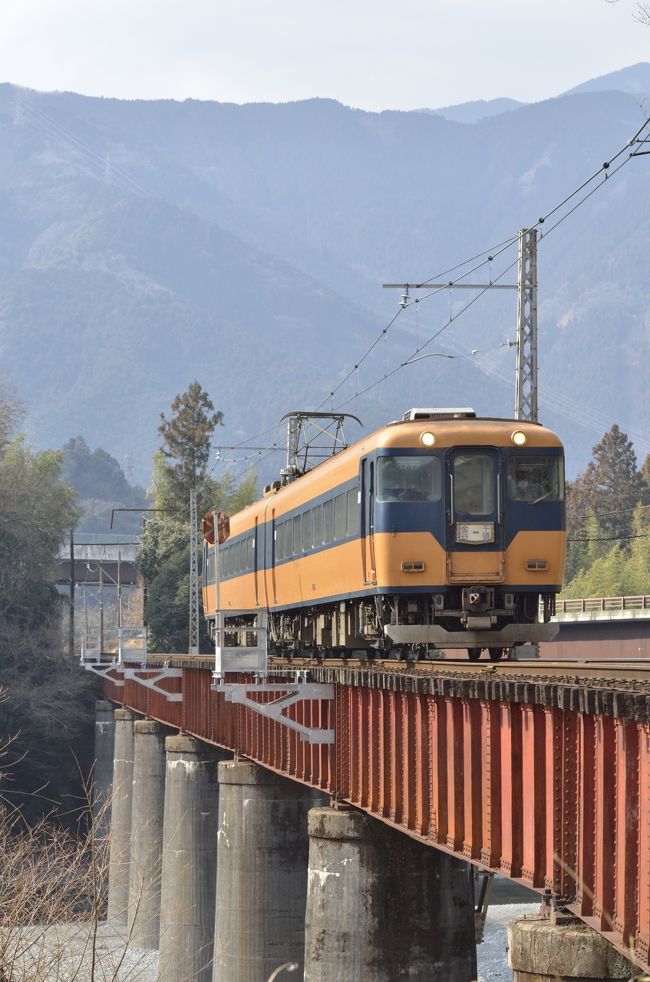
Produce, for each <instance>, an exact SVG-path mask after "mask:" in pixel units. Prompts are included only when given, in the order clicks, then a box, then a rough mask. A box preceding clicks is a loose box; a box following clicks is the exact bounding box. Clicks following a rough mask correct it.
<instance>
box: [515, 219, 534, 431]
mask: <svg viewBox="0 0 650 982" xmlns="http://www.w3.org/2000/svg"><path fill="white" fill-rule="evenodd" d="M518 280H519V284H518V296H517V375H516V391H515V416H516V418H517V419H527V420H530V422H531V423H536V422H537V229H536V228H522V230H521V231H520V233H519V277H518Z"/></svg>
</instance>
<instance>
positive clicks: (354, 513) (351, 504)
mask: <svg viewBox="0 0 650 982" xmlns="http://www.w3.org/2000/svg"><path fill="white" fill-rule="evenodd" d="M359 508H360V505H359V489H358V488H353V489H352V490H351V491H348V535H358V534H359Z"/></svg>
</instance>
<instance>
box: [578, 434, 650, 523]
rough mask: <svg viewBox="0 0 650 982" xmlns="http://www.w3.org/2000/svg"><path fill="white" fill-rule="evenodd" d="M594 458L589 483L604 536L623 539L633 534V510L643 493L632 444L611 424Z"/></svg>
mask: <svg viewBox="0 0 650 982" xmlns="http://www.w3.org/2000/svg"><path fill="white" fill-rule="evenodd" d="M593 454H594V466H593V470H592V471H591V472H590V477H589V480H590V481H592V482H593V487H592V493H593V496H594V502H595V504H596V507H597V515H598V519H599V521H600V525H601V528H602V530H603V535H610V536H612V539H614V538H617V539H621V540H623V539H626V538H628V537H629V536H630V534H631V532H632V523H633V515H634V509H635V508H636V506H637V505H638V504H639V502H640V500H641V494H642V491H643V478H642V476H641V474H640V473H639V470H638V468H637V463H636V455H635V453H634V447H633V446H632V441H631V440H628V438H627V435H626V434H625V433H623V432H622V431H621V429H620V428H619V426H618V424H617V423H614V425H613V426H612V428H611V430H609V432H608V433H605V435H604V436H603V438H602V440H601V441H600V443H597V444H596V446H595V447H594V450H593Z"/></svg>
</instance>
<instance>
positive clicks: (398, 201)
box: [0, 66, 650, 483]
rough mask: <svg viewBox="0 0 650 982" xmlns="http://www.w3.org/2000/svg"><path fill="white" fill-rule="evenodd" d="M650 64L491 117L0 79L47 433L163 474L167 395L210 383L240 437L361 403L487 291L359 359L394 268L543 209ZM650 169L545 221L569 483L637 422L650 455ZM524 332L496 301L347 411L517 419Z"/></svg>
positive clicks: (549, 318) (625, 130)
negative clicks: (328, 407)
mask: <svg viewBox="0 0 650 982" xmlns="http://www.w3.org/2000/svg"><path fill="white" fill-rule="evenodd" d="M646 70H647V66H636V67H635V68H634V69H629V70H627V74H625V73H622V78H623V80H622V81H621V80H616V81H614V82H612V83H611V84H612V85H614V86H616V87H620V88H621V89H624V88H625V87H626V86H627V89H628V91H618V92H616V91H583V92H578V93H576V94H573V95H567V96H564V97H560V98H556V99H551V100H548V101H546V102H543V103H538V104H535V105H526V106H521V107H520V108H518V109H515V110H512V111H508V112H504V113H501V114H497V115H493V116H491V117H490V118H486V119H483V120H481V121H479V122H476V123H473V124H462V123H458V122H453V121H450V120H447V119H444V118H442V117H440V116H437V115H434V114H431V113H424V112H409V113H405V112H383V113H368V112H362V111H359V110H354V109H350V108H347V107H345V106H342V105H340V104H338V103H335V102H332V101H329V100H311V101H308V102H302V103H290V104H285V105H270V104H264V105H262V104H260V105H244V106H237V105H227V104H219V103H203V102H196V101H191V100H190V101H187V102H184V103H175V102H163V101H161V102H142V101H132V102H122V101H118V100H113V99H93V98H84V97H81V96H77V95H74V94H70V93H57V94H47V95H44V94H40V93H36V92H31V91H26V90H18V89H16V88H14V87H12V86H11V85H3V86H0V218H1V219H2V223H3V237H2V243H1V244H0V346H1V350H2V354H3V370H4V371H6V372H7V374H9V375H10V376H11V377H12V379H13V380H14V382H15V384H16V386H17V389H18V392H19V395H20V397H21V398H22V399H23V401H24V402H25V404H26V405H27V406H28V410H29V416H28V420H27V427H28V432H29V435H30V438H31V439H32V440H33V441H34V443H35V444H36V445H37V446H41V447H45V446H61V445H62V444H63V443H64V441H65V440H67V439H68V438H69V436H70V434H71V433H82V434H83V436H84V439H85V440H86V441H87V442H88V445H89V446H101V447H104V448H105V449H106V451H107V452H109V453H110V454H112V455H114V456H115V457H116V458H117V460H118V461H119V462H120V463H121V464H124V462H125V460H126V457H127V455H128V454H130V455H131V456H132V458H133V461H134V473H135V478H136V480H137V481H139V482H141V483H146V482H147V481H148V476H149V465H150V461H151V458H152V455H153V452H154V449H155V445H156V427H157V423H158V413H159V407H160V405H165V404H168V403H169V402H170V400H171V399H172V397H173V395H174V393H176V392H178V391H180V390H182V389H183V388H184V387H185V386H187V385H188V384H189V382H190V381H191V380H192V379H193V378H199V379H200V381H201V383H202V384H203V385H204V387H205V388H206V389H207V390H208V391H209V392H210V394H211V397H212V398H213V400H214V402H215V404H217V405H218V406H219V407H220V408H221V409H222V410H223V412H224V419H225V427H224V428H223V430H220V433H219V437H220V441H221V442H223V443H225V444H227V445H230V444H236V443H238V442H240V441H241V440H242V439H243V438H246V437H249V436H252V435H253V434H255V433H258V432H259V431H266V430H267V429H268V428H269V427H271V428H272V427H274V426H275V424H276V423H277V421H278V419H279V417H280V416H281V415H282V414H283V413H284V412H286V411H287V410H290V409H295V408H314V407H315V406H316V405H318V404H320V403H321V402H322V401H323V400H325V403H326V404H328V402H329V400H328V394H329V392H331V391H332V389H333V388H334V386H335V384H336V383H337V381H338V380H340V379H341V378H343V376H344V375H345V374H346V372H347V371H348V370H350V369H352V374H351V376H350V379H349V380H348V382H347V383H346V384H345V386H344V387H343V389H342V390H341V391H340V392H338V393H337V397H336V404H337V405H341V404H342V403H346V402H347V401H348V400H349V399H353V397H354V396H355V395H356V393H357V392H360V391H362V390H363V389H365V388H366V387H367V386H368V385H369V384H370V383H372V382H373V381H374V380H375V379H377V378H379V377H381V376H382V375H383V374H384V373H386V372H388V371H390V370H391V369H392V368H393V367H395V366H396V365H399V364H400V362H401V361H403V360H404V358H405V357H406V356H407V355H408V354H409V353H410V352H411V351H412V350H413V348H414V346H415V345H416V344H417V343H418V341H420V342H421V341H422V340H424V339H426V338H429V337H430V336H432V335H433V334H434V333H436V332H437V331H438V330H439V329H440V328H441V327H443V326H444V325H445V323H446V322H447V320H448V319H449V317H450V314H452V315H454V316H455V315H459V314H460V311H461V308H462V307H463V306H464V304H465V303H466V302H467V299H468V296H467V294H461V291H458V290H456V291H451V295H450V293H449V291H444V292H442V293H441V294H440V295H439V296H436V297H433V298H430V299H429V300H428V301H427V302H424V303H422V304H419V305H417V306H415V307H411V308H409V309H408V310H407V311H405V312H404V313H403V314H402V315H400V317H399V319H398V321H397V322H396V323H395V325H394V326H393V327H392V328H391V330H390V331H388V332H387V334H386V335H385V336H384V337H383V340H382V341H381V343H380V344H379V345H377V346H376V348H375V349H374V350H373V353H372V355H371V356H370V357H369V358H368V359H367V360H366V361H364V363H363V364H362V365H361V366H360V368H359V369H358V370H356V371H355V370H354V365H355V364H356V363H357V361H358V360H359V358H360V355H361V354H362V353H363V352H364V351H365V350H366V349H367V347H368V346H369V344H370V343H371V342H372V341H373V339H374V338H375V337H376V336H377V335H378V333H380V332H381V329H382V327H383V326H384V325H385V324H387V323H388V322H389V320H390V319H391V318H392V316H393V315H394V313H395V311H396V310H397V308H398V302H399V295H398V293H397V292H396V291H388V290H382V289H381V284H382V282H384V281H393V282H396V281H397V282H399V281H400V280H404V279H407V278H408V279H410V280H421V279H424V278H426V277H429V276H432V275H435V274H436V272H442V271H446V270H448V269H449V267H451V266H453V265H454V264H455V263H456V262H457V261H459V260H461V259H465V258H466V257H468V256H470V255H472V254H474V253H475V252H476V251H478V250H481V249H483V248H487V247H489V246H491V245H492V244H494V243H497V242H499V241H501V240H502V239H504V238H505V237H507V236H510V235H511V234H512V233H516V231H517V229H519V228H520V227H522V226H525V225H529V224H531V223H532V222H535V221H536V220H537V219H538V217H539V216H540V215H541V214H544V213H545V211H547V210H549V209H550V208H552V207H553V206H554V205H555V204H556V203H557V202H558V201H560V200H562V199H563V198H564V197H565V195H566V194H567V193H568V192H570V191H572V190H573V189H574V188H575V187H577V186H578V185H579V184H580V183H581V182H582V181H583V180H584V179H585V177H587V176H589V175H590V174H592V173H593V172H594V171H595V170H597V169H598V168H599V167H600V165H601V163H602V161H603V160H605V159H607V158H608V156H610V155H611V154H612V153H613V152H614V151H615V150H616V149H618V148H619V147H620V146H623V145H624V143H625V141H626V140H627V139H628V138H629V137H630V136H631V135H632V134H633V133H634V132H636V130H637V129H638V128H639V126H640V125H641V123H642V121H643V114H642V110H641V108H640V105H639V99H638V96H636V95H634V94H631V93H630V89H633V84H632V83H634V81H635V80H636V79H637V78H638V79H640V81H639V82H638V85H643V84H645V82H644V80H645V77H646V74H647V71H646ZM649 160H650V158H648V157H639V158H638V159H634V160H632V161H630V162H629V164H628V165H627V166H626V167H625V169H624V170H623V171H621V173H620V174H617V175H614V176H612V179H611V184H609V183H608V185H607V186H605V187H604V188H602V189H601V190H600V191H599V192H598V194H596V195H594V197H593V198H591V199H590V200H589V202H587V203H586V204H585V205H584V206H583V207H582V208H580V209H579V210H578V211H576V212H575V213H574V214H573V215H571V216H570V217H569V218H568V219H567V220H566V221H565V222H563V223H562V225H560V226H559V227H558V228H557V229H556V230H554V231H552V233H551V230H550V228H549V226H547V227H546V228H545V229H544V228H543V229H542V230H543V231H544V232H545V235H544V238H543V239H542V241H541V243H540V256H539V280H540V294H539V315H540V396H541V406H542V418H543V420H544V422H546V423H547V424H548V425H551V426H552V427H554V428H556V429H557V430H558V431H559V432H560V433H561V434H562V436H563V438H564V439H565V441H566V443H567V446H568V449H569V472H570V474H572V475H574V474H575V473H576V472H577V471H578V470H580V469H582V468H583V467H584V466H585V465H586V463H587V460H588V458H589V452H590V448H591V447H592V446H593V445H594V442H595V441H596V440H597V439H598V437H599V435H600V434H601V433H602V432H603V431H604V430H605V429H607V428H608V427H609V426H611V424H612V423H613V422H614V421H615V420H618V421H619V422H620V424H621V426H622V428H623V429H624V430H625V432H626V433H628V434H629V436H630V437H631V438H632V439H633V440H634V443H635V446H636V448H637V450H638V452H639V454H640V455H641V456H642V457H644V456H645V454H646V453H647V452H648V451H649V450H650V440H649V438H648V432H649V431H650V427H649V426H648V423H649V421H650V419H649V410H648V401H647V399H646V398H645V372H646V369H647V364H646V362H647V330H648V323H650V289H649V287H648V284H649V283H650V276H649V272H650V270H649V269H648V266H649V264H650V248H649V247H648V246H649V244H648V228H650V223H649V222H648V212H649V205H650V182H649V181H648V166H649V164H648V161H649ZM496 273H497V266H496V264H495V266H494V267H493V268H491V269H487V267H485V268H483V269H482V270H481V275H482V276H486V275H488V276H489V275H496ZM511 276H512V278H514V276H515V272H514V271H512V273H511ZM447 278H448V274H445V279H447ZM514 324H515V306H514V297H513V296H512V295H511V294H508V293H499V294H497V293H491V294H489V295H487V296H485V297H483V298H481V300H480V301H479V302H477V303H476V304H475V305H473V306H472V307H471V309H470V310H469V311H468V312H467V313H466V314H464V315H463V316H458V319H457V320H454V321H453V322H452V324H451V325H450V326H449V327H447V328H445V329H444V330H443V331H442V333H441V334H440V336H439V338H438V339H437V340H436V341H435V343H432V344H431V345H430V346H429V348H428V349H427V350H429V351H444V352H447V353H448V354H453V355H455V359H454V360H450V359H441V358H431V359H428V360H425V361H423V362H420V363H418V364H416V365H414V366H412V367H409V368H407V369H405V370H404V371H402V372H401V373H399V374H398V375H396V376H395V377H394V378H392V379H391V380H390V381H388V382H386V383H384V384H382V385H379V386H377V387H376V388H374V389H372V390H371V391H370V392H369V393H368V394H367V395H364V396H362V397H360V398H357V399H354V401H353V402H352V403H351V404H350V408H351V409H352V410H353V411H354V412H356V413H357V414H358V415H359V416H360V417H361V418H362V420H363V422H364V425H365V426H366V427H367V428H369V427H371V426H373V425H376V424H379V423H381V422H385V421H386V420H387V419H390V418H395V416H397V415H398V414H400V413H401V412H402V411H403V410H404V409H405V408H407V406H408V405H410V404H419V405H430V404H438V405H440V404H454V403H456V404H457V403H461V404H466V403H471V404H474V405H475V407H476V409H477V410H478V411H479V412H480V413H482V414H496V415H504V416H508V415H511V413H512V406H513V401H514V355H513V352H512V350H511V349H508V348H507V347H503V342H504V341H505V339H506V338H507V337H512V336H513V332H514ZM472 352H475V354H472ZM278 438H279V439H281V438H282V435H281V432H280V431H279V430H276V431H274V432H272V433H271V434H266V433H265V435H264V438H263V443H264V444H266V443H268V441H269V440H271V441H272V440H275V439H278ZM257 442H258V441H255V443H257ZM234 456H245V455H244V454H240V455H237V454H235V455H234ZM273 459H274V458H271V459H269V460H264V461H263V462H262V465H261V466H262V470H263V471H264V473H263V474H262V475H261V476H262V477H263V478H265V477H266V476H267V471H269V470H271V469H273V468H274V464H273ZM249 463H250V461H248V460H246V461H241V462H238V463H237V464H236V465H235V466H236V467H239V468H241V471H242V472H243V470H244V469H245V468H246V467H247V466H249Z"/></svg>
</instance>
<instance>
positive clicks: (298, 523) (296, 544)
mask: <svg viewBox="0 0 650 982" xmlns="http://www.w3.org/2000/svg"><path fill="white" fill-rule="evenodd" d="M301 552H302V515H296V516H295V517H294V520H293V554H294V556H297V555H298V554H299V553H301Z"/></svg>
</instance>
